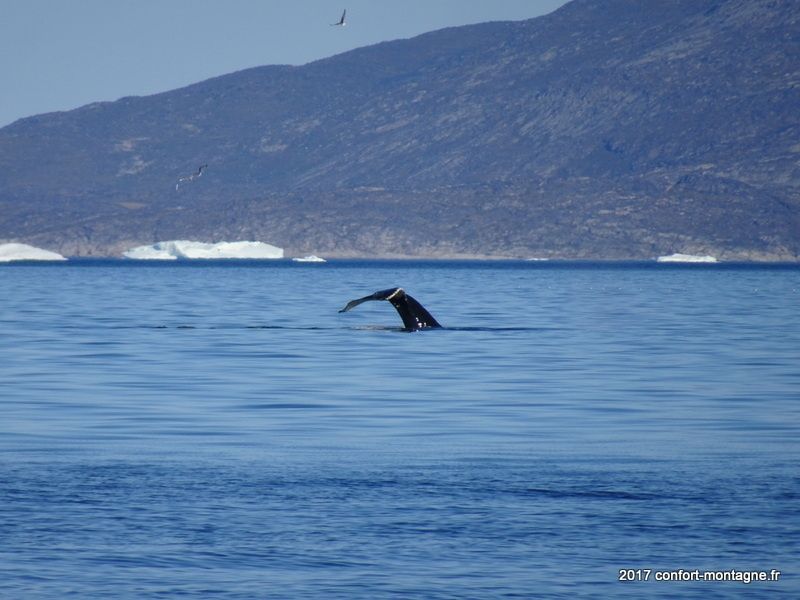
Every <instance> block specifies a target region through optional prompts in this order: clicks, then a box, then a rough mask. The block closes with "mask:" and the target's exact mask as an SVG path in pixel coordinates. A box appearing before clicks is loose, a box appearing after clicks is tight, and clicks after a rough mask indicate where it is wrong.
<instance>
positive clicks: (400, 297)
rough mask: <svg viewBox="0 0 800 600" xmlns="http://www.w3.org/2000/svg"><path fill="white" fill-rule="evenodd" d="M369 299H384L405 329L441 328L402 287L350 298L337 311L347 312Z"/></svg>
mask: <svg viewBox="0 0 800 600" xmlns="http://www.w3.org/2000/svg"><path fill="white" fill-rule="evenodd" d="M370 300H386V301H387V302H389V303H390V304H391V305H392V306H394V308H395V309H396V310H397V313H398V314H399V315H400V318H401V319H402V320H403V328H404V329H405V330H406V331H418V330H420V329H437V328H441V325H439V322H438V321H437V320H436V319H434V318H433V315H431V313H429V312H428V311H427V310H426V309H425V307H424V306H422V304H420V303H419V302H417V301H416V300H415V299H414V298H413V297H412V296H410V295H408V294H407V293H406V292H405V290H404V289H403V288H400V287H393V288H389V289H388V290H379V291H377V292H375V293H374V294H370V295H369V296H364V297H363V298H357V299H356V300H350V302H348V303H347V304H346V305H345V307H344V308H343V309H341V310H340V311H339V312H340V313H343V312H347V311H349V310H352V309H354V308H355V307H356V306H358V305H359V304H361V303H362V302H368V301H370Z"/></svg>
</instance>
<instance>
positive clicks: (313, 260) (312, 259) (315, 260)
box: [292, 254, 328, 263]
mask: <svg viewBox="0 0 800 600" xmlns="http://www.w3.org/2000/svg"><path fill="white" fill-rule="evenodd" d="M292 260H293V261H294V262H302V263H306V262H308V263H324V262H328V261H326V260H325V259H324V258H320V257H319V256H315V255H314V254H311V255H309V256H304V257H302V258H293V259H292Z"/></svg>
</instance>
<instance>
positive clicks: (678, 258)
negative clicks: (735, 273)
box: [656, 253, 717, 263]
mask: <svg viewBox="0 0 800 600" xmlns="http://www.w3.org/2000/svg"><path fill="white" fill-rule="evenodd" d="M656 260H657V261H658V262H681V263H715V262H717V259H716V258H715V257H713V256H709V255H707V254H706V255H705V256H698V255H695V254H680V253H677V254H670V255H669V256H659V257H658V258H657V259H656Z"/></svg>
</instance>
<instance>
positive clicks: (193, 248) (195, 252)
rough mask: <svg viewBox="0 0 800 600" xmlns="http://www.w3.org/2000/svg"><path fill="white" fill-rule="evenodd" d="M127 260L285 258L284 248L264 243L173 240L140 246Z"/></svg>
mask: <svg viewBox="0 0 800 600" xmlns="http://www.w3.org/2000/svg"><path fill="white" fill-rule="evenodd" d="M122 255H123V256H124V257H125V258H133V259H136V260H177V259H179V258H181V259H212V260H213V259H217V258H249V259H265V258H269V259H272V258H283V248H278V247H277V246H272V245H270V244H265V243H264V242H218V243H216V244H207V243H205V242H192V241H188V240H172V241H169V242H158V243H156V244H153V245H151V246H138V247H136V248H131V249H130V250H128V251H126V252H124V253H123V254H122Z"/></svg>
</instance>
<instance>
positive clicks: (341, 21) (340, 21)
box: [331, 8, 347, 27]
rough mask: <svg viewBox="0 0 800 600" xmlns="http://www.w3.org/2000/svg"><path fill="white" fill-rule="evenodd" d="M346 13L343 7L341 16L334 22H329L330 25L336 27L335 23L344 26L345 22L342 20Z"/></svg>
mask: <svg viewBox="0 0 800 600" xmlns="http://www.w3.org/2000/svg"><path fill="white" fill-rule="evenodd" d="M346 14H347V9H346V8H345V9H344V11H342V18H341V19H339V21H337V22H336V23H331V27H336V26H337V25H338V26H339V27H344V26H345V25H347V23H345V22H344V16H345V15H346Z"/></svg>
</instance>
